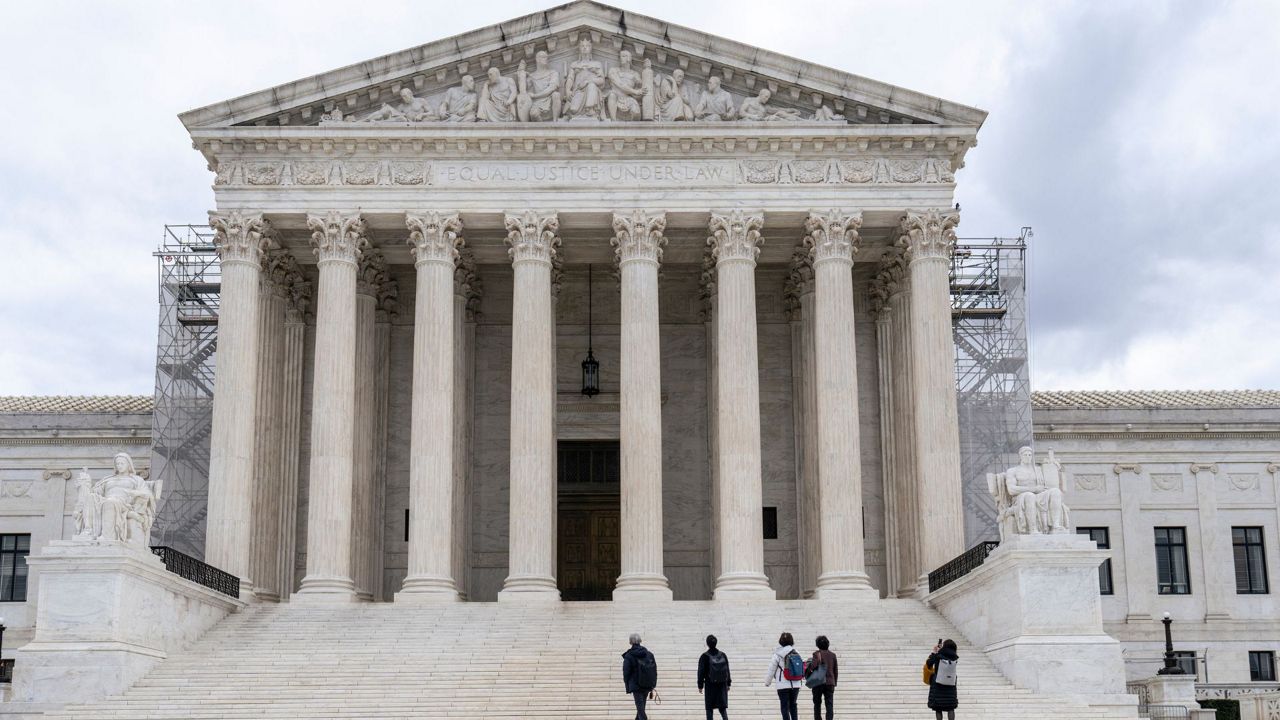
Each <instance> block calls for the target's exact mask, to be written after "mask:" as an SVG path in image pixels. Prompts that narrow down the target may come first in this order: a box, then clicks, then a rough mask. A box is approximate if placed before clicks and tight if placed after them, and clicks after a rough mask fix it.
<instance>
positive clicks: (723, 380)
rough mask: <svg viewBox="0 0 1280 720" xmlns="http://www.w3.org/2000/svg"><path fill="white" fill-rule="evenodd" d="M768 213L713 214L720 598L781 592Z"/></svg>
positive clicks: (710, 240)
mask: <svg viewBox="0 0 1280 720" xmlns="http://www.w3.org/2000/svg"><path fill="white" fill-rule="evenodd" d="M763 225H764V218H763V217H762V216H760V215H747V214H745V213H743V212H742V211H741V210H734V211H732V212H730V213H728V214H726V215H716V214H712V215H711V223H710V231H711V237H709V238H707V243H708V244H709V245H710V246H711V248H712V252H713V253H714V254H715V259H716V274H717V282H716V291H717V297H716V326H717V327H716V332H717V341H716V366H717V373H716V374H717V379H716V383H717V384H716V394H717V401H716V412H717V415H718V417H719V425H718V428H717V432H718V437H717V445H718V448H717V449H718V450H719V453H718V455H719V457H718V461H719V463H720V472H719V476H718V481H719V483H720V488H719V494H718V497H719V503H720V575H719V576H718V577H716V587H715V595H714V597H715V599H717V600H722V599H728V598H744V599H753V598H769V599H774V598H776V597H777V593H775V592H774V591H773V590H772V589H771V588H770V587H769V579H768V578H767V577H765V574H764V528H763V523H764V521H763V513H762V511H761V508H762V507H763V504H762V503H763V500H764V495H763V487H762V482H761V477H760V472H761V471H760V365H759V359H758V353H757V348H756V277H755V271H756V257H757V256H758V255H759V254H760V243H761V242H762V238H761V237H760V228H761V227H762V226H763Z"/></svg>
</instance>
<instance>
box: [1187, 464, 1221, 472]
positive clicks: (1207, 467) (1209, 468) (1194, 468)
mask: <svg viewBox="0 0 1280 720" xmlns="http://www.w3.org/2000/svg"><path fill="white" fill-rule="evenodd" d="M1202 472H1207V473H1213V474H1214V475H1217V474H1218V463H1194V462H1193V463H1191V474H1192V475H1196V474H1199V473H1202Z"/></svg>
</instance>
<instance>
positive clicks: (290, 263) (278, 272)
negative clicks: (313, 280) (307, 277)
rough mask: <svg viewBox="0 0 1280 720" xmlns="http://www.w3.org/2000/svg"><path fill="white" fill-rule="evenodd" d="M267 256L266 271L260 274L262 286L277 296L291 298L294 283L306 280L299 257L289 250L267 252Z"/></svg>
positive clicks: (264, 268)
mask: <svg viewBox="0 0 1280 720" xmlns="http://www.w3.org/2000/svg"><path fill="white" fill-rule="evenodd" d="M265 257H266V263H265V266H264V267H263V270H264V272H263V273H262V275H261V276H259V281H260V282H261V283H262V285H261V287H262V288H263V289H264V290H266V291H267V292H270V293H271V294H273V295H275V296H276V297H281V298H284V299H285V300H289V299H291V297H292V295H293V286H294V284H296V283H300V282H305V281H304V280H303V279H302V268H301V267H299V266H298V261H297V259H295V258H294V257H293V254H292V253H290V252H288V251H287V250H279V251H276V252H271V253H267V254H266V256H265Z"/></svg>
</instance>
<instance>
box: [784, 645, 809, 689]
mask: <svg viewBox="0 0 1280 720" xmlns="http://www.w3.org/2000/svg"><path fill="white" fill-rule="evenodd" d="M782 679H783V680H790V681H792V682H796V681H799V680H804V658H802V657H800V653H798V652H796V651H795V650H792V651H791V652H789V653H787V656H786V657H785V658H783V659H782Z"/></svg>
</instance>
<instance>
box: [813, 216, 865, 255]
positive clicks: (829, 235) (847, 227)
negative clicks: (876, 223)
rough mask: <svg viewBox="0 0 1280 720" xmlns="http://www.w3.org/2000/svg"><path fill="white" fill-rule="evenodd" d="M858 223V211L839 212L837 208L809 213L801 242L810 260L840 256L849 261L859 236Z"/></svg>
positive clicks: (855, 249) (859, 220)
mask: <svg viewBox="0 0 1280 720" xmlns="http://www.w3.org/2000/svg"><path fill="white" fill-rule="evenodd" d="M861 227H862V213H861V212H855V213H851V214H847V215H846V214H842V213H841V211H839V210H828V211H827V212H825V213H816V212H814V213H809V218H808V219H807V220H805V221H804V230H805V233H806V234H805V237H804V244H805V247H807V248H809V252H810V253H811V254H812V257H813V262H815V263H820V262H824V261H826V260H844V261H846V262H849V263H852V262H853V255H854V253H856V252H857V251H858V245H859V242H860V240H861V238H859V236H858V229H859V228H861Z"/></svg>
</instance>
